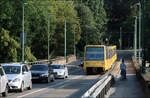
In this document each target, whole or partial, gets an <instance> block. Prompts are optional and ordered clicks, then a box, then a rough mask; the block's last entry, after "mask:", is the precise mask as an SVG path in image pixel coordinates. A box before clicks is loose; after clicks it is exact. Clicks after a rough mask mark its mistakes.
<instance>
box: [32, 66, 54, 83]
mask: <svg viewBox="0 0 150 98" xmlns="http://www.w3.org/2000/svg"><path fill="white" fill-rule="evenodd" d="M30 71H31V73H32V81H36V80H40V81H44V82H46V83H49V82H50V81H52V82H53V81H54V79H55V78H54V73H53V70H52V69H51V68H50V67H49V65H48V64H34V65H32V67H31V69H30Z"/></svg>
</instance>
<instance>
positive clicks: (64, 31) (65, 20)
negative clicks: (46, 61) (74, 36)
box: [64, 19, 66, 60]
mask: <svg viewBox="0 0 150 98" xmlns="http://www.w3.org/2000/svg"><path fill="white" fill-rule="evenodd" d="M64 25H65V27H64V35H65V36H64V42H65V47H64V58H65V60H66V19H65V22H64Z"/></svg>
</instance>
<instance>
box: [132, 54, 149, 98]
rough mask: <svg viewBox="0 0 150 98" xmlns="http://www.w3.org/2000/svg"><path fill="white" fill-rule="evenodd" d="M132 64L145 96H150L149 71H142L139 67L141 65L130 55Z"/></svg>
mask: <svg viewBox="0 0 150 98" xmlns="http://www.w3.org/2000/svg"><path fill="white" fill-rule="evenodd" d="M132 64H133V65H134V67H135V70H136V76H137V78H138V80H139V81H140V83H141V85H142V87H143V90H144V92H145V93H146V96H150V93H149V92H150V73H142V72H141V69H140V66H141V65H140V64H138V63H137V62H135V60H134V57H132Z"/></svg>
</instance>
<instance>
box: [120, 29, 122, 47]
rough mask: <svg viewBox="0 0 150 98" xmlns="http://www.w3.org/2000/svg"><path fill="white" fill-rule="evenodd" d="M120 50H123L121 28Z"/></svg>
mask: <svg viewBox="0 0 150 98" xmlns="http://www.w3.org/2000/svg"><path fill="white" fill-rule="evenodd" d="M120 49H122V28H121V27H120Z"/></svg>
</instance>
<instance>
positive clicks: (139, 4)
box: [133, 3, 141, 63]
mask: <svg viewBox="0 0 150 98" xmlns="http://www.w3.org/2000/svg"><path fill="white" fill-rule="evenodd" d="M133 6H139V63H140V55H141V54H140V49H141V3H136V4H134V5H133Z"/></svg>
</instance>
